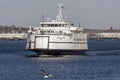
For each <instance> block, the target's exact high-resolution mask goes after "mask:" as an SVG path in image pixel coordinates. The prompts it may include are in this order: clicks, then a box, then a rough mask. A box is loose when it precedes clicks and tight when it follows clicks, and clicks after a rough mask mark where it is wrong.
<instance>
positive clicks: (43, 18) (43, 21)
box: [42, 14, 44, 22]
mask: <svg viewBox="0 0 120 80" xmlns="http://www.w3.org/2000/svg"><path fill="white" fill-rule="evenodd" d="M42 22H44V14H42Z"/></svg>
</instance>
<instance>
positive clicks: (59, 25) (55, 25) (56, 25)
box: [41, 24, 67, 27]
mask: <svg viewBox="0 0 120 80" xmlns="http://www.w3.org/2000/svg"><path fill="white" fill-rule="evenodd" d="M65 26H67V24H41V27H65Z"/></svg>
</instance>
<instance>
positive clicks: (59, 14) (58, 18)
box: [56, 2, 64, 22]
mask: <svg viewBox="0 0 120 80" xmlns="http://www.w3.org/2000/svg"><path fill="white" fill-rule="evenodd" d="M58 6H59V12H58V15H57V17H56V21H58V22H62V21H64V19H63V17H62V9H63V8H64V7H63V4H62V3H61V2H59V3H58Z"/></svg>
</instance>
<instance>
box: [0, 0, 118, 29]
mask: <svg viewBox="0 0 120 80" xmlns="http://www.w3.org/2000/svg"><path fill="white" fill-rule="evenodd" d="M58 1H59V0H0V25H16V26H24V27H28V26H29V25H30V24H31V25H38V24H39V21H41V16H42V14H44V16H45V17H46V18H48V17H49V18H52V19H54V18H55V17H56V15H57V12H58V6H57V3H58ZM61 1H62V2H63V3H64V7H65V9H64V11H63V13H64V17H65V18H66V19H67V21H69V22H70V23H72V22H73V23H74V24H76V25H78V24H79V23H80V24H81V26H83V27H85V28H98V29H107V28H109V27H113V28H115V29H120V0H61ZM91 26H92V27H91Z"/></svg>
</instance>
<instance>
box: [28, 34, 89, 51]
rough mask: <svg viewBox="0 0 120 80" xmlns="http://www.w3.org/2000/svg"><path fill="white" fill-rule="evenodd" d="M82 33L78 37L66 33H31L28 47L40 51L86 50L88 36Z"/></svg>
mask: <svg viewBox="0 0 120 80" xmlns="http://www.w3.org/2000/svg"><path fill="white" fill-rule="evenodd" d="M81 35H82V36H81ZM81 35H80V36H79V37H78V36H77V37H78V38H77V37H76V36H74V37H73V36H64V35H29V38H28V40H27V49H30V50H34V51H40V52H45V51H46V52H54V51H57V52H72V51H85V50H87V49H88V48H87V38H86V35H85V34H81ZM83 35H84V36H83ZM80 37H81V38H80ZM75 39H76V40H75Z"/></svg>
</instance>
